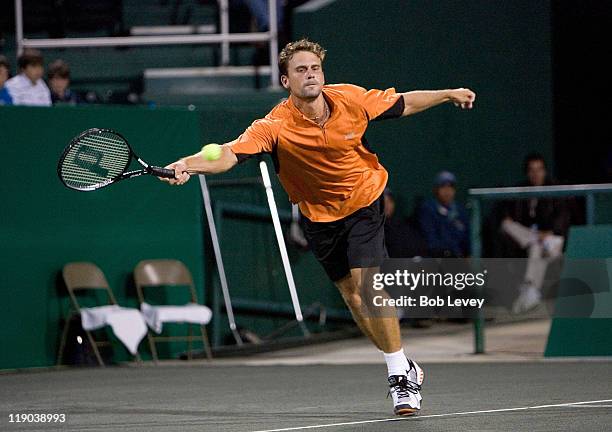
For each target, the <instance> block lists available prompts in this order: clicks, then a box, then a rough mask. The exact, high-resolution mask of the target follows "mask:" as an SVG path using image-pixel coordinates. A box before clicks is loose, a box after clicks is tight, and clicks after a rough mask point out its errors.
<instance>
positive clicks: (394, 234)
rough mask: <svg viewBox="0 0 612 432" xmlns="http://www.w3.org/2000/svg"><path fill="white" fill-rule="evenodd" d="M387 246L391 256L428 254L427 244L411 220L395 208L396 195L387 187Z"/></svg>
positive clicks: (401, 256)
mask: <svg viewBox="0 0 612 432" xmlns="http://www.w3.org/2000/svg"><path fill="white" fill-rule="evenodd" d="M384 200H385V246H386V247H387V252H388V253H389V258H413V257H415V256H426V255H427V245H426V244H425V241H424V240H423V237H422V236H421V233H420V232H419V231H418V230H416V229H415V228H414V227H413V226H412V224H411V223H410V221H409V220H408V219H406V218H403V217H401V216H400V215H399V214H398V213H397V212H396V211H395V210H396V209H395V207H396V204H395V196H394V195H393V192H392V191H391V189H389V188H385V192H384Z"/></svg>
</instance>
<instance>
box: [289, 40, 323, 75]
mask: <svg viewBox="0 0 612 432" xmlns="http://www.w3.org/2000/svg"><path fill="white" fill-rule="evenodd" d="M298 51H308V52H311V53H313V54H315V55H316V56H317V57H319V58H320V59H321V63H323V60H325V53H326V52H327V51H325V49H323V47H322V46H321V45H319V44H318V43H316V42H311V41H309V40H308V39H300V40H298V41H295V42H289V43H288V44H287V45H285V48H283V50H282V51H281V53H280V55H279V56H278V69H279V70H280V74H281V75H287V66H288V65H289V60H291V58H292V57H293V55H294V54H295V53H296V52H298Z"/></svg>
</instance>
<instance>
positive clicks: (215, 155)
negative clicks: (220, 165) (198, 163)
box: [202, 144, 222, 161]
mask: <svg viewBox="0 0 612 432" xmlns="http://www.w3.org/2000/svg"><path fill="white" fill-rule="evenodd" d="M221 153H222V150H221V146H220V145H219V144H206V145H205V146H204V147H202V157H203V158H204V160H207V161H215V160H218V159H219V158H220V157H221Z"/></svg>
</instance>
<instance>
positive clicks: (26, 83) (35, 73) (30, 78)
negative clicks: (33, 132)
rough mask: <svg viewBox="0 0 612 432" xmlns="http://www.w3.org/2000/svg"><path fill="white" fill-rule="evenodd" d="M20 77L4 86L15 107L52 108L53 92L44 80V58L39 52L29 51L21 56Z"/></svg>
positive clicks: (19, 62) (12, 79)
mask: <svg viewBox="0 0 612 432" xmlns="http://www.w3.org/2000/svg"><path fill="white" fill-rule="evenodd" d="M17 62H18V64H19V71H20V73H19V75H17V76H14V77H13V78H11V79H9V80H8V81H7V82H6V83H5V84H4V86H5V87H6V89H7V90H8V92H9V94H10V95H11V99H12V100H13V104H14V105H30V106H51V92H50V91H49V87H47V84H45V82H44V81H43V80H42V77H43V74H44V72H45V70H44V67H43V57H42V55H41V53H40V51H38V50H33V49H27V50H25V51H24V52H23V54H21V55H20V56H19V59H18V60H17Z"/></svg>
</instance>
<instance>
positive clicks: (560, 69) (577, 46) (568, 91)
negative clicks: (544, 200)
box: [551, 0, 612, 183]
mask: <svg viewBox="0 0 612 432" xmlns="http://www.w3.org/2000/svg"><path fill="white" fill-rule="evenodd" d="M551 15H552V16H551V19H552V50H553V52H552V60H553V113H554V116H553V126H554V160H555V165H556V169H555V172H554V174H555V176H556V177H557V178H558V179H559V180H560V181H562V182H564V183H565V182H568V183H598V182H610V181H612V167H611V164H612V154H611V152H612V133H611V131H610V120H611V116H610V112H611V110H610V104H611V103H612V96H611V95H610V77H611V74H610V66H609V65H610V62H609V60H610V56H611V54H612V50H611V49H610V46H611V44H610V41H611V40H612V31H611V29H612V7H611V4H610V2H607V1H597V0H588V1H553V2H552V12H551Z"/></svg>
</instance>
